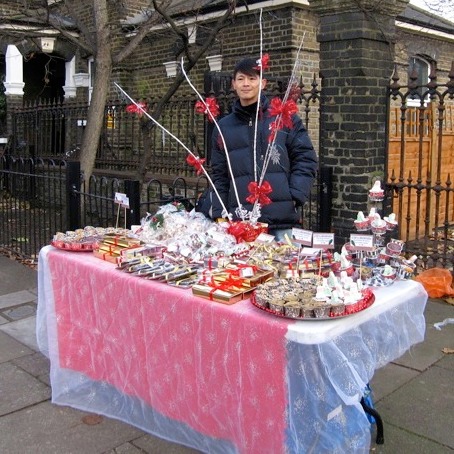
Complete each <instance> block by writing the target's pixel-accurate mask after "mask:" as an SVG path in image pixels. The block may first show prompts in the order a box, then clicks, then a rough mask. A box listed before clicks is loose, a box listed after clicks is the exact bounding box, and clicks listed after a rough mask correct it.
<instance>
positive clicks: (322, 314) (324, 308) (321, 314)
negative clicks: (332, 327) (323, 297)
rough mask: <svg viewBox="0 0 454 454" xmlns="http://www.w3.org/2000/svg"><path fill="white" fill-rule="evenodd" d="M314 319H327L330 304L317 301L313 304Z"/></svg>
mask: <svg viewBox="0 0 454 454" xmlns="http://www.w3.org/2000/svg"><path fill="white" fill-rule="evenodd" d="M313 307H314V315H315V318H328V317H329V316H330V313H331V304H330V303H329V301H324V302H323V301H319V302H316V303H315V304H314V306H313Z"/></svg>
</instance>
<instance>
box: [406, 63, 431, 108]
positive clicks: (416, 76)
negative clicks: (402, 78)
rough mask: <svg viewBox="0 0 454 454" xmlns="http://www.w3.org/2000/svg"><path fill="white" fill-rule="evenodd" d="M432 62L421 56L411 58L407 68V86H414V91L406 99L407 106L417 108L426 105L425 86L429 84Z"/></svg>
mask: <svg viewBox="0 0 454 454" xmlns="http://www.w3.org/2000/svg"><path fill="white" fill-rule="evenodd" d="M431 65H432V62H431V61H429V59H427V58H424V57H423V56H421V55H415V56H414V57H411V59H410V64H409V68H408V84H409V85H411V84H415V85H416V87H417V88H416V89H415V92H414V94H413V96H409V97H408V98H407V106H415V107H419V106H421V105H426V104H427V102H428V100H429V99H428V97H427V96H424V93H425V92H426V91H427V88H426V87H425V85H426V84H427V83H428V82H429V74H430V68H431Z"/></svg>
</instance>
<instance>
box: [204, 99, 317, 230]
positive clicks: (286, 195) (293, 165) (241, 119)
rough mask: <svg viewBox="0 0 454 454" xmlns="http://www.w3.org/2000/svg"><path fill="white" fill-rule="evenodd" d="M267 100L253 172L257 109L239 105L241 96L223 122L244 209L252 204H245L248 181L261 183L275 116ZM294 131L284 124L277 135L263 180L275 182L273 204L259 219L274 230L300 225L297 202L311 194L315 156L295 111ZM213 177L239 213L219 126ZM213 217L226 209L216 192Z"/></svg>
mask: <svg viewBox="0 0 454 454" xmlns="http://www.w3.org/2000/svg"><path fill="white" fill-rule="evenodd" d="M268 108H269V102H268V100H267V98H266V97H265V96H262V99H261V104H260V109H261V112H260V114H259V121H258V123H259V124H258V128H257V139H256V143H257V146H256V173H255V172H254V153H253V150H254V131H255V127H254V124H255V113H251V109H250V108H249V109H247V108H246V109H245V108H243V107H242V106H241V104H240V102H239V100H237V101H236V102H235V104H234V107H233V110H232V113H230V114H229V115H227V116H225V117H223V118H222V119H221V120H219V123H218V124H219V127H220V129H221V131H222V135H223V137H224V141H225V144H226V147H227V150H228V154H229V158H230V163H231V166H232V170H233V174H234V178H235V182H236V187H237V190H238V194H239V198H240V200H241V203H242V204H243V207H244V208H245V209H246V210H249V211H250V210H251V209H252V205H251V204H250V203H248V202H246V197H248V195H249V192H248V184H249V183H250V182H251V181H257V180H258V178H260V174H261V171H262V168H263V159H264V157H265V153H266V150H267V147H268V137H269V134H270V129H269V126H270V123H271V122H272V121H274V120H275V117H271V116H270V114H269V111H268ZM292 120H293V129H288V128H284V129H282V130H280V131H279V132H278V133H277V136H276V140H275V145H276V149H277V150H278V152H279V153H278V155H279V157H278V159H274V160H270V162H269V164H268V167H267V170H266V175H265V180H266V181H268V182H269V183H270V184H271V187H272V192H271V194H269V197H270V198H271V200H272V203H271V204H269V205H265V206H263V207H262V208H261V217H260V219H259V221H260V222H265V223H267V224H268V225H269V227H270V228H273V229H285V228H291V227H293V226H296V225H298V213H297V210H296V207H295V205H296V204H300V205H301V204H303V203H304V202H305V201H306V200H307V198H308V196H309V193H310V190H311V187H312V184H313V181H314V178H315V174H316V170H317V156H316V153H315V151H314V147H313V145H312V142H311V140H310V138H309V136H308V134H307V131H306V129H305V128H304V126H303V123H302V121H301V118H299V116H297V115H294V116H293V117H292ZM211 177H212V180H213V182H214V184H215V186H216V188H217V190H218V192H219V194H220V197H221V198H222V200H223V202H224V204H225V206H226V208H227V210H228V211H229V213H231V214H232V215H233V219H238V218H237V216H236V215H235V209H236V208H237V206H238V204H237V200H236V197H235V194H234V189H233V185H232V180H231V176H230V174H229V171H228V165H227V159H226V155H225V152H224V148H223V144H222V141H221V140H220V134H219V131H218V130H217V128H215V130H214V133H213V137H212V155H211ZM210 216H211V217H212V218H217V217H222V207H221V204H220V203H219V201H218V199H217V197H216V196H213V197H212V207H211V210H210Z"/></svg>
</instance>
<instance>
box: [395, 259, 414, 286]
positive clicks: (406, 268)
mask: <svg viewBox="0 0 454 454" xmlns="http://www.w3.org/2000/svg"><path fill="white" fill-rule="evenodd" d="M416 259H417V257H416V255H413V256H412V257H411V258H410V259H408V260H403V261H402V263H401V264H400V265H399V267H398V268H397V277H398V278H399V279H403V280H405V279H411V278H412V277H413V275H414V274H415V271H416V263H415V262H416Z"/></svg>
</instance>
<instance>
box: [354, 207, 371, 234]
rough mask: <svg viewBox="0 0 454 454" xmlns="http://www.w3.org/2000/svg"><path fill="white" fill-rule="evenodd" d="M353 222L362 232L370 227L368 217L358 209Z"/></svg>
mask: <svg viewBox="0 0 454 454" xmlns="http://www.w3.org/2000/svg"><path fill="white" fill-rule="evenodd" d="M353 222H354V224H355V227H356V230H358V232H364V231H366V230H369V227H370V221H369V218H366V217H365V216H364V213H363V212H362V211H358V214H357V215H356V220H355V221H353Z"/></svg>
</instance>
